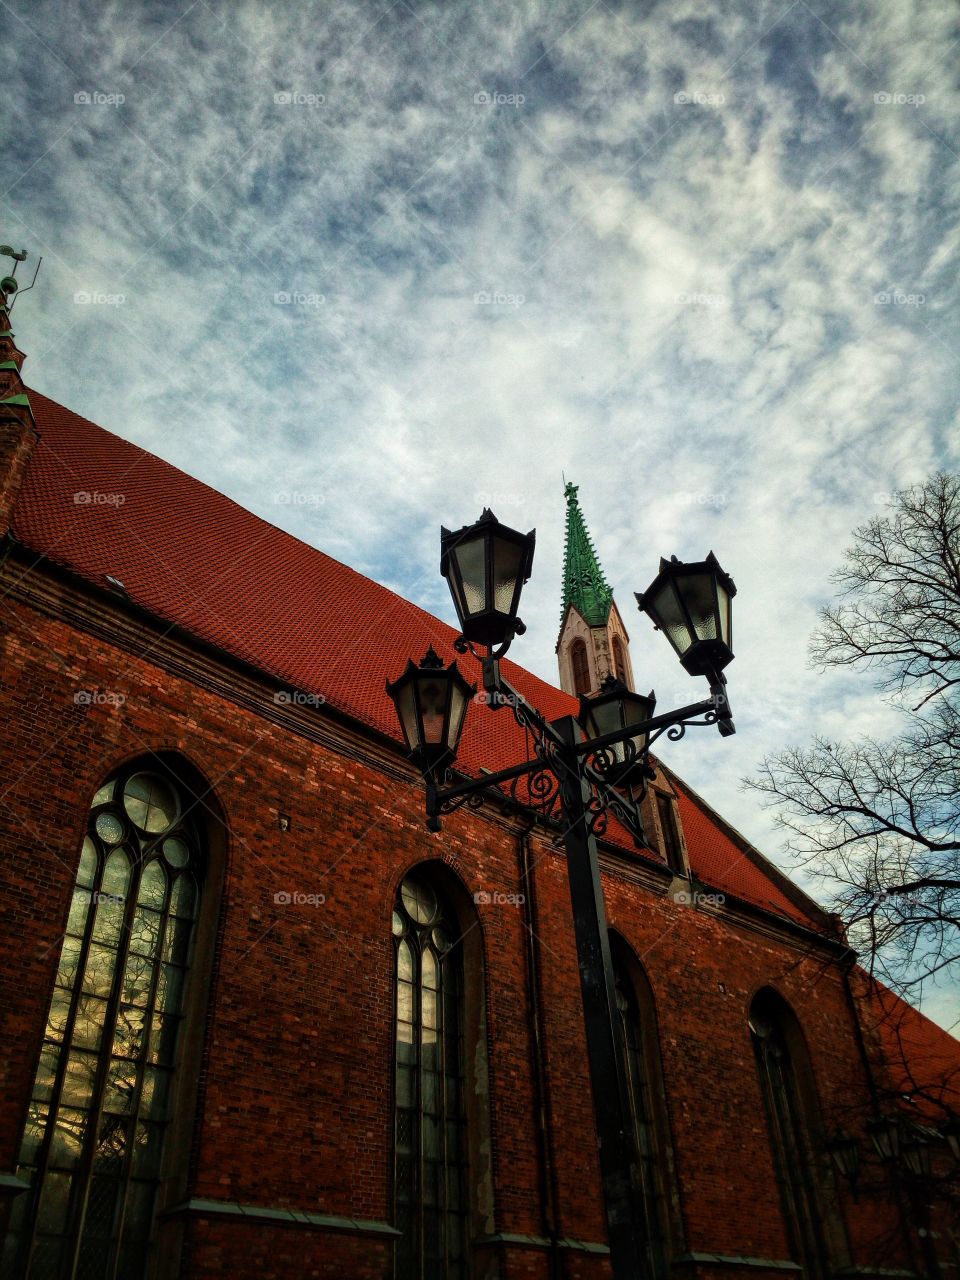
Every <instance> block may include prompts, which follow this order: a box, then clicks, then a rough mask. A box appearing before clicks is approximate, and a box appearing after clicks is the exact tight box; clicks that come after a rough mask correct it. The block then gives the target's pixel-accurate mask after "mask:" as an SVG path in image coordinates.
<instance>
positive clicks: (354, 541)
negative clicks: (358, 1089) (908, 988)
mask: <svg viewBox="0 0 960 1280" xmlns="http://www.w3.org/2000/svg"><path fill="white" fill-rule="evenodd" d="M0 9H2V11H3V39H2V41H0V74H2V83H3V85H4V101H5V109H4V112H3V115H2V118H0V136H2V139H3V155H4V157H5V158H4V162H3V170H2V174H0V191H2V196H0V238H2V239H3V240H6V241H15V242H16V247H18V248H19V247H26V248H27V249H28V250H29V251H30V253H31V255H38V254H42V255H43V267H42V270H41V274H40V278H39V281H38V285H37V288H36V289H35V290H34V292H33V293H31V294H29V295H24V296H23V300H22V302H20V303H19V304H18V306H17V310H16V313H15V320H16V325H15V327H16V330H17V335H18V341H19V345H20V346H21V348H22V349H23V350H25V351H26V352H27V353H28V355H29V363H28V366H27V377H28V381H29V382H30V383H31V385H33V386H36V387H37V388H38V389H40V390H42V391H44V392H45V393H47V394H48V395H50V396H52V397H53V398H55V399H58V400H60V401H62V402H63V403H65V404H67V405H69V406H70V407H71V408H73V409H75V410H77V411H79V412H81V413H84V414H86V415H87V416H89V417H91V418H93V419H94V420H95V421H97V422H99V423H101V424H102V425H103V426H105V427H108V428H109V429H111V430H113V431H115V432H117V433H118V434H120V435H123V436H125V437H127V438H129V439H131V440H134V441H136V442H137V443H138V444H141V445H143V446H145V447H146V448H148V449H151V450H153V451H154V452H156V453H158V454H160V455H161V456H162V457H164V458H166V459H168V460H169V461H171V462H173V463H175V464H177V465H178V466H180V467H182V468H184V469H185V470H187V471H190V472H192V473H193V474H194V475H197V476H199V477H200V478H202V479H203V480H205V481H207V482H208V483H209V484H211V485H213V486H215V487H216V488H218V489H220V490H222V491H223V492H225V493H228V494H229V495H230V496H231V497H233V498H235V499H236V500H237V501H239V502H241V503H242V504H244V505H245V506H247V507H249V508H251V509H252V510H254V511H256V512H257V513H258V514H260V515H261V516H263V517H264V518H265V519H267V520H269V521H271V522H273V523H275V524H278V525H280V526H282V527H283V528H285V529H288V530H289V531H290V532H292V533H294V534H296V535H297V536H299V537H301V538H303V539H304V540H306V541H307V542H310V543H312V544H314V545H316V546H318V547H321V548H323V549H324V550H325V551H327V552H329V553H330V554H332V555H334V556H336V557H337V558H339V559H341V560H344V561H346V562H347V563H348V564H350V565H353V566H355V567H356V568H358V569H360V570H361V571H363V572H365V573H367V574H369V575H371V576H372V577H374V578H376V579H378V580H379V581H381V582H385V583H387V584H388V585H390V586H392V587H394V588H395V589H397V590H399V591H401V592H402V593H404V594H405V595H407V596H409V597H410V598H412V599H414V600H416V601H417V602H418V603H421V604H423V605H424V606H425V607H427V608H429V609H430V610H432V611H434V612H437V613H439V614H440V615H441V616H444V617H450V616H451V614H452V610H451V606H450V603H449V598H448V596H447V593H446V588H445V585H444V583H443V582H442V580H441V579H440V577H439V575H438V572H437V566H438V530H439V525H440V523H441V522H444V523H447V524H448V525H454V526H455V525H459V524H462V523H465V522H467V521H469V520H471V519H473V518H475V516H476V515H477V514H479V510H480V508H481V506H483V505H490V506H492V507H493V509H494V510H495V512H496V513H497V514H498V515H499V516H500V517H501V519H504V520H505V521H507V522H508V523H511V524H516V525H518V526H521V527H522V528H524V529H527V528H530V527H532V526H536V529H537V537H538V548H537V560H536V564H535V571H534V577H533V579H532V581H531V583H530V584H529V587H528V589H527V593H526V598H525V606H524V610H523V613H524V618H525V620H526V621H527V623H528V626H529V630H528V633H527V635H526V636H525V637H524V639H523V640H522V642H520V643H518V645H517V646H516V650H515V653H516V656H517V658H518V660H520V661H522V662H524V663H525V664H526V665H527V666H529V667H531V668H532V669H533V670H535V671H537V672H538V673H539V674H541V675H543V676H545V677H547V678H548V679H555V678H556V666H555V658H554V644H555V641H556V628H557V623H558V619H559V611H560V600H559V592H560V577H561V565H562V551H563V514H564V507H563V496H562V480H561V474H562V473H566V476H567V477H568V478H570V479H573V480H575V481H576V482H577V483H578V484H579V485H580V496H581V500H582V503H583V507H584V510H585V512H586V516H587V519H588V522H589V524H590V527H591V530H592V532H593V534H594V538H595V541H596V545H597V548H598V550H599V553H600V556H601V559H602V561H603V564H604V567H605V569H606V571H607V575H608V577H609V578H610V580H611V582H612V584H613V585H614V587H615V590H616V592H617V599H618V601H619V604H620V607H621V611H622V612H623V614H624V618H625V620H626V623H627V626H628V628H629V629H630V632H631V636H632V646H631V650H632V657H633V664H634V668H635V670H636V672H637V676H638V682H639V683H640V684H641V685H642V686H643V687H644V689H645V688H646V687H647V686H648V685H650V684H653V685H654V686H655V687H656V690H657V693H658V697H659V699H660V705H661V707H662V708H666V707H668V706H670V705H676V704H677V703H679V702H684V701H688V700H690V698H691V696H692V695H693V696H696V691H695V690H694V689H693V688H692V686H691V685H690V682H689V680H688V679H687V678H686V677H685V676H684V675H683V674H682V672H681V670H680V668H679V666H678V665H677V664H676V662H675V661H674V660H673V659H672V658H671V657H670V655H669V652H668V651H667V646H666V644H665V642H664V641H663V639H662V638H661V637H659V636H657V635H655V634H654V633H653V632H652V630H651V628H650V626H649V624H648V623H647V622H646V621H645V620H644V619H643V618H641V617H640V616H639V615H638V614H637V613H636V610H635V608H634V606H633V601H632V594H631V593H632V591H633V590H635V589H642V588H644V587H645V586H647V585H648V583H649V581H650V579H651V578H652V576H653V574H654V572H655V571H656V567H657V563H658V559H659V557H660V555H661V554H666V555H669V554H671V553H675V554H677V555H679V556H680V557H681V558H685V559H693V558H698V557H699V556H700V555H701V554H703V553H704V552H705V551H706V550H707V549H708V548H711V547H712V548H713V549H714V550H715V551H716V553H717V555H718V556H719V558H720V560H721V562H722V563H723V565H724V567H725V568H727V569H728V570H729V572H730V573H732V574H733V576H734V577H735V579H736V582H737V586H738V589H739V594H738V596H737V601H736V604H737V613H736V622H735V636H736V645H735V647H736V651H737V661H736V663H735V664H734V666H733V667H732V668H731V670H730V672H729V675H730V684H731V696H732V701H733V706H734V710H735V712H736V719H737V725H738V736H737V737H736V738H734V739H730V740H726V741H723V740H721V739H720V738H719V736H718V735H715V734H709V735H708V734H706V733H705V732H703V731H698V732H697V733H695V734H691V735H688V736H687V738H686V739H685V741H684V742H682V743H680V744H677V745H676V746H675V747H673V748H672V749H671V751H670V754H669V756H668V757H667V758H668V759H670V760H671V762H672V763H673V764H674V765H675V766H676V767H677V768H678V769H679V771H680V772H681V773H682V774H683V775H684V776H686V777H687V778H688V780H689V781H690V782H691V783H692V784H693V785H694V786H696V787H697V788H698V789H699V790H700V791H701V792H702V793H703V795H704V796H705V797H706V798H707V799H708V800H709V801H710V802H711V803H713V804H714V805H715V806H716V807H717V808H719V809H720V810H721V811H722V812H723V813H724V814H726V815H727V816H728V817H729V818H730V819H731V820H732V821H733V822H734V823H735V824H736V825H737V826H739V827H740V829H741V830H743V831H744V833H745V834H747V835H748V836H749V837H751V838H752V839H753V840H754V841H755V842H756V843H757V844H758V845H759V846H760V847H761V848H762V849H764V851H765V852H767V853H768V854H770V855H771V856H774V857H776V856H777V854H778V850H779V837H778V835H777V833H776V831H775V829H774V828H773V826H772V824H771V822H770V819H769V816H768V815H766V814H765V813H763V812H762V811H760V810H758V808H757V805H756V801H755V800H754V799H753V798H752V797H751V796H749V795H744V794H743V793H742V792H741V791H740V790H739V780H740V778H742V777H743V776H744V775H747V774H750V773H751V772H753V771H754V770H755V768H756V765H757V763H758V761H759V760H760V759H761V758H762V756H763V755H764V754H765V753H767V752H770V751H773V750H776V749H778V748H780V747H785V746H788V745H791V744H798V743H801V742H803V741H805V740H806V739H807V737H808V735H809V734H810V733H811V732H812V731H814V730H816V731H819V732H821V733H823V734H825V735H826V736H827V737H829V738H834V739H839V738H843V737H848V736H854V735H857V734H862V733H881V734H882V733H883V732H885V731H887V730H889V729H891V728H893V727H894V726H895V724H896V719H895V716H894V713H893V712H892V710H891V709H890V708H889V707H887V706H885V705H884V704H883V703H882V702H881V701H880V700H879V699H878V697H877V696H876V695H875V694H874V693H873V692H872V691H871V689H870V686H869V684H868V683H867V682H866V680H865V678H864V677H857V676H855V675H844V676H839V675H835V676H830V677H826V676H820V675H817V674H815V673H813V672H812V671H811V670H810V669H809V668H808V666H807V660H806V644H807V638H808V636H809V633H810V631H811V628H812V626H813V623H814V621H815V615H816V609H817V607H818V606H819V605H820V604H822V603H823V602H824V601H825V600H826V599H827V598H828V595H829V591H830V587H829V583H828V575H829V573H830V570H831V569H832V568H833V567H834V566H835V565H836V564H837V562H838V560H839V559H840V557H841V555H842V551H843V548H844V546H845V545H846V544H847V543H848V541H849V534H850V531H851V529H852V528H853V527H854V526H855V525H857V524H858V523H861V522H862V521H864V520H866V519H867V518H868V517H869V516H870V515H871V514H873V513H874V512H875V511H876V510H877V509H878V508H879V507H881V506H882V505H883V503H884V501H885V497H886V495H887V494H889V493H890V492H891V491H892V490H894V489H896V488H898V487H901V486H904V485H908V484H910V483H913V482H915V481H918V480H920V479H922V478H923V477H924V476H925V475H926V474H927V473H929V472H930V471H931V470H933V469H934V468H936V467H937V466H943V467H947V468H955V467H956V466H957V461H958V459H957V454H958V441H960V430H958V427H960V420H958V415H957V408H956V401H957V396H956V391H957V363H958V353H960V326H958V316H957V309H956V305H955V303H956V278H957V257H958V241H957V232H956V215H957V208H958V203H960V165H958V151H960V129H958V120H960V113H958V106H960V90H958V79H957V74H958V67H960V56H958V53H960V44H958V39H960V21H958V12H957V10H956V7H955V6H954V4H952V3H951V2H950V0H872V2H870V3H862V2H857V0H846V2H845V3H833V2H832V0H814V2H813V3H809V4H808V3H806V0H793V3H788V2H787V0H724V3H723V4H720V3H716V4H712V5H711V4H707V3H704V0H670V2H669V3H668V2H667V0H659V2H658V0H635V2H634V3H632V4H622V5H620V4H610V3H606V0H551V2H550V3H535V2H533V0H527V2H526V3H518V2H516V0H488V2H487V3H484V4H482V5H475V4H469V3H467V2H466V0H463V2H459V0H458V2H454V3H444V4H427V3H424V2H423V0H394V2H393V3H388V2H387V0H383V2H382V3H369V4H364V3H349V4H342V5H338V4H336V3H331V2H326V0H325V2H322V3H298V4H282V3H279V0H274V2H273V3H268V2H267V0H257V2H253V0H248V2H244V0H229V2H228V0H194V2H193V3H190V4H185V3H180V4H174V3H170V2H169V0H164V2H163V3H160V2H156V3H148V2H146V0H141V2H140V3H136V2H132V0H112V2H107V0H101V2H100V3H95V2H93V0H73V3H71V4H70V5H69V6H64V5H63V4H62V3H60V2H59V0H57V2H55V3H51V2H48V0H0ZM33 261H34V258H33V257H31V263H28V264H26V265H25V267H23V268H21V275H27V276H29V274H32V273H31V272H28V270H27V268H28V267H29V266H30V265H31V264H32V262H33ZM390 674H393V673H390ZM955 1006H956V994H955V992H948V991H942V992H934V993H932V999H931V1002H930V1004H929V1006H925V1007H928V1009H929V1012H931V1014H933V1015H935V1016H937V1017H938V1018H940V1020H942V1021H944V1022H946V1023H950V1022H952V1021H953V1020H954V1018H955V1017H956V1009H955Z"/></svg>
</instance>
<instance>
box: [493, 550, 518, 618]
mask: <svg viewBox="0 0 960 1280" xmlns="http://www.w3.org/2000/svg"><path fill="white" fill-rule="evenodd" d="M523 552H524V548H523V546H522V545H521V544H520V543H518V542H511V541H507V539H506V538H494V539H493V607H494V609H496V611H497V612H498V613H510V611H511V609H512V607H513V603H514V600H515V598H516V594H517V586H518V584H519V578H520V571H521V566H522V564H523Z"/></svg>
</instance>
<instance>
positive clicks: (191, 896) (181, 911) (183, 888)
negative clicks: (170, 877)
mask: <svg viewBox="0 0 960 1280" xmlns="http://www.w3.org/2000/svg"><path fill="white" fill-rule="evenodd" d="M196 903H197V886H196V885H195V884H194V882H193V880H192V879H191V878H190V876H188V875H179V876H177V880H176V884H175V885H174V886H173V893H172V894H171V895H170V914H171V915H173V916H181V917H183V918H184V919H187V920H189V919H191V918H192V917H193V914H194V912H195V910H196Z"/></svg>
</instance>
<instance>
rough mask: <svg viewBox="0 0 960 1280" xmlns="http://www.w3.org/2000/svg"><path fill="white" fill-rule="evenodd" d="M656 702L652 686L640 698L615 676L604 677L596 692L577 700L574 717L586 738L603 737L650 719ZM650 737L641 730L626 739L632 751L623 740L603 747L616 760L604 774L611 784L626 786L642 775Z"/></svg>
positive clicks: (636, 780) (639, 695)
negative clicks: (577, 710) (578, 710)
mask: <svg viewBox="0 0 960 1280" xmlns="http://www.w3.org/2000/svg"><path fill="white" fill-rule="evenodd" d="M656 705H657V699H656V695H655V694H654V692H653V690H652V689H651V690H650V692H649V694H647V696H646V697H643V695H642V694H639V693H633V692H632V691H631V690H630V689H628V688H627V686H626V685H625V684H624V683H623V682H622V681H621V680H618V679H617V678H616V676H607V678H606V680H604V682H603V684H602V685H601V686H600V691H599V692H598V693H595V694H593V695H592V696H587V697H582V698H581V699H580V714H579V715H578V717H577V719H578V720H579V721H580V727H581V728H582V729H583V732H584V733H585V734H586V736H587V738H588V739H589V738H602V737H604V735H606V734H608V733H616V732H617V730H618V729H626V728H629V726H630V725H634V724H643V723H644V722H645V721H647V720H650V719H652V718H653V709H654V707H655V706H656ZM649 736H650V735H649V732H643V733H639V734H637V736H636V737H635V738H629V739H628V741H629V742H630V743H632V745H633V751H632V752H629V751H628V748H627V745H626V743H625V742H621V743H616V744H615V745H614V746H612V747H606V748H605V750H606V752H607V753H608V755H609V756H610V757H612V758H613V759H614V760H615V761H616V764H615V765H614V767H613V768H612V769H611V770H610V771H609V772H608V773H607V777H608V779H609V781H610V783H611V784H612V785H613V786H615V787H619V786H626V785H628V784H632V783H635V782H638V781H639V780H640V779H641V778H642V776H643V773H644V769H645V767H646V750H647V739H648V738H649Z"/></svg>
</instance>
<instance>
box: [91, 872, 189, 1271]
mask: <svg viewBox="0 0 960 1280" xmlns="http://www.w3.org/2000/svg"><path fill="white" fill-rule="evenodd" d="M152 856H159V852H158V851H157V850H154V851H153V855H152ZM146 864H147V859H144V861H143V862H142V863H141V864H140V867H139V870H140V871H141V872H142V871H143V868H144V867H145V866H146ZM166 881H167V889H166V896H165V898H164V906H163V911H162V912H161V915H160V927H159V930H158V932H157V946H156V952H155V954H154V958H153V968H152V971H151V974H150V986H149V988H148V991H147V1004H146V1008H145V1010H144V1035H143V1045H142V1051H141V1055H140V1058H139V1061H137V1060H136V1059H134V1062H135V1063H136V1077H135V1081H134V1086H133V1097H132V1099H131V1102H130V1119H129V1129H128V1137H127V1144H126V1150H125V1151H124V1157H123V1169H122V1170H121V1173H120V1178H119V1179H118V1181H119V1183H120V1187H119V1194H118V1211H117V1217H116V1224H115V1228H114V1241H113V1248H112V1250H111V1257H110V1265H109V1270H108V1273H107V1274H108V1275H109V1276H112V1275H114V1274H115V1272H116V1268H117V1265H118V1262H119V1258H120V1246H121V1239H122V1235H123V1224H124V1218H125V1217H126V1209H127V1192H128V1190H129V1186H130V1178H131V1176H132V1172H133V1153H134V1150H135V1147H136V1137H137V1119H138V1117H139V1115H140V1102H141V1099H142V1098H143V1085H144V1081H145V1080H146V1076H147V1070H148V1069H149V1066H150V1063H149V1061H148V1059H149V1050H150V1042H151V1037H152V1034H153V1018H154V1014H155V1012H156V1001H157V988H158V986H159V985H160V973H161V968H162V965H163V945H164V942H165V940H166V933H167V928H168V926H169V923H170V895H171V891H172V888H173V880H172V878H171V877H170V876H167V877H166ZM139 898H140V876H139V875H138V876H137V894H136V897H135V898H134V908H133V910H134V914H136V907H137V904H138V903H139ZM131 921H132V917H131ZM119 1007H120V1002H119V1000H118V1001H117V1015H116V1016H118V1015H119ZM108 1056H109V1058H112V1057H113V1053H112V1050H111V1052H110V1054H109V1055H108Z"/></svg>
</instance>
